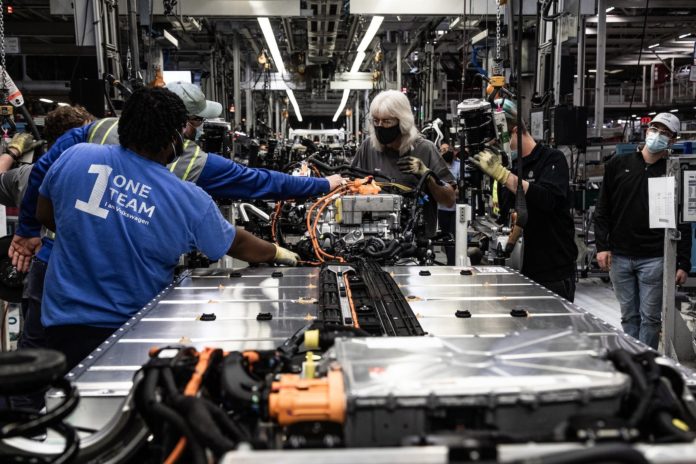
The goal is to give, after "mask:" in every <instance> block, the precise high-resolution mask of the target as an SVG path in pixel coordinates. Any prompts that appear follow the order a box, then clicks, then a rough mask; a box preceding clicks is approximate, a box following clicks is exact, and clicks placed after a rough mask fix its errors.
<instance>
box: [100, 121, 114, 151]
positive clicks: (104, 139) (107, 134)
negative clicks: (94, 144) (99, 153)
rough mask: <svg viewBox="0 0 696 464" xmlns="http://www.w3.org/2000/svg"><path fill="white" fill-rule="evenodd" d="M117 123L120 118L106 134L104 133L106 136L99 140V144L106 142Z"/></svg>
mask: <svg viewBox="0 0 696 464" xmlns="http://www.w3.org/2000/svg"><path fill="white" fill-rule="evenodd" d="M116 124H118V119H117V120H116V121H115V122H114V123H113V124H112V125H111V127H109V130H107V131H106V134H104V137H102V139H101V142H99V145H104V142H105V141H106V138H107V137H108V136H109V134H110V133H111V130H112V129H113V128H114V127H116Z"/></svg>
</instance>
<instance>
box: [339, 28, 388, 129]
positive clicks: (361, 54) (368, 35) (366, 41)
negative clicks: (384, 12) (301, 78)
mask: <svg viewBox="0 0 696 464" xmlns="http://www.w3.org/2000/svg"><path fill="white" fill-rule="evenodd" d="M382 21H384V16H373V17H372V21H370V25H369V26H368V27H367V31H365V35H364V36H363V39H362V40H361V41H360V45H358V53H357V55H356V56H355V60H354V61H353V66H351V67H350V72H358V71H360V66H361V65H362V62H363V60H365V57H366V56H367V54H366V53H365V50H367V47H369V46H370V44H371V43H372V39H374V38H375V35H377V31H378V30H379V27H380V26H381V25H382ZM349 95H350V90H349V89H345V90H344V91H343V97H342V98H341V104H340V105H338V109H337V110H336V114H334V117H333V122H336V121H338V118H339V116H341V114H342V113H343V108H345V107H346V103H348V96H349Z"/></svg>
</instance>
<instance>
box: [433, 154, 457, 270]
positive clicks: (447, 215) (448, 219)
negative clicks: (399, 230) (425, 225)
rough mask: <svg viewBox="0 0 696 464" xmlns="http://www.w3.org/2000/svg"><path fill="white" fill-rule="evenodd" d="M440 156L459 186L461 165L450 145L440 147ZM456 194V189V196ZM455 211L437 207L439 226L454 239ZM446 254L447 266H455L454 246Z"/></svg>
mask: <svg viewBox="0 0 696 464" xmlns="http://www.w3.org/2000/svg"><path fill="white" fill-rule="evenodd" d="M440 155H442V159H443V160H445V163H447V169H449V171H450V173H452V177H454V182H455V185H457V184H458V183H459V175H460V163H459V160H458V159H456V157H455V155H454V150H453V149H452V147H451V146H450V145H449V144H448V143H443V144H442V145H440ZM456 192H457V191H456V188H455V195H456ZM455 210H456V206H454V205H452V206H444V205H440V204H438V205H437V225H438V227H439V228H440V230H441V231H442V232H444V233H447V234H450V235H451V236H452V237H454V234H455V231H456V222H455V217H456V216H455ZM445 254H446V256H447V265H448V266H454V245H447V246H445Z"/></svg>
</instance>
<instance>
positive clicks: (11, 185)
mask: <svg viewBox="0 0 696 464" xmlns="http://www.w3.org/2000/svg"><path fill="white" fill-rule="evenodd" d="M32 166H33V165H31V164H23V165H21V166H19V167H18V168H14V169H10V170H9V171H6V172H3V173H0V205H5V206H10V207H17V208H19V207H20V206H21V205H22V198H24V192H25V191H26V190H27V184H28V183H29V174H30V173H31V168H32Z"/></svg>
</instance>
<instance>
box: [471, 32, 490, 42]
mask: <svg viewBox="0 0 696 464" xmlns="http://www.w3.org/2000/svg"><path fill="white" fill-rule="evenodd" d="M487 37H488V29H484V30H483V31H481V32H479V33H478V34H476V35H475V36H473V37H472V38H471V45H474V44H475V43H478V42H480V41H482V40H484V39H486V38H487Z"/></svg>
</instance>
